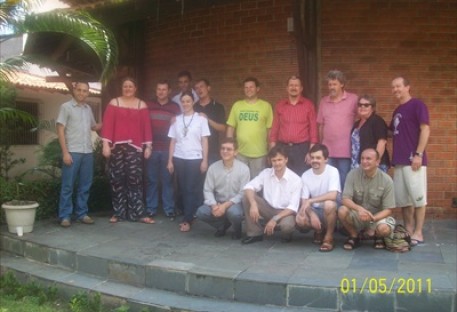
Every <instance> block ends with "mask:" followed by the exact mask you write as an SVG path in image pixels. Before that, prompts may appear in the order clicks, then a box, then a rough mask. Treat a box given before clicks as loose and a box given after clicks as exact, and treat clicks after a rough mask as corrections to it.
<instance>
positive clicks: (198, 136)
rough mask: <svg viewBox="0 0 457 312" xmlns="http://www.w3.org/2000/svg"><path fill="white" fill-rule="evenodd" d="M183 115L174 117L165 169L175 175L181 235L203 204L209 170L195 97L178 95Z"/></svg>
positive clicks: (204, 133) (205, 135) (204, 122)
mask: <svg viewBox="0 0 457 312" xmlns="http://www.w3.org/2000/svg"><path fill="white" fill-rule="evenodd" d="M181 104H182V114H180V115H178V116H177V117H176V120H175V122H174V123H173V124H172V125H171V127H170V130H169V132H168V136H169V137H170V138H171V141H170V152H169V158H168V165H167V168H168V170H169V171H170V173H173V172H175V173H176V178H177V181H178V189H179V194H180V195H179V196H180V197H181V200H179V201H178V203H180V204H181V205H182V207H177V208H178V210H182V211H183V221H182V222H181V223H180V224H179V229H180V231H181V232H188V231H190V227H191V224H192V221H193V219H194V215H195V211H196V210H197V208H198V207H199V206H200V205H201V204H202V202H203V189H202V180H203V174H204V173H205V172H206V170H207V169H208V136H209V135H210V132H209V127H208V121H207V120H206V118H204V117H202V116H200V115H199V114H198V113H196V112H195V111H194V96H193V95H192V92H190V91H185V92H183V94H182V95H181Z"/></svg>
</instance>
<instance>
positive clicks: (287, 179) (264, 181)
mask: <svg viewBox="0 0 457 312" xmlns="http://www.w3.org/2000/svg"><path fill="white" fill-rule="evenodd" d="M243 189H244V190H253V191H255V192H258V191H260V190H262V189H263V198H264V199H265V200H266V201H267V202H268V203H269V204H270V206H271V207H273V208H275V209H286V208H287V209H290V210H293V211H295V212H297V211H298V208H299V206H300V193H301V189H302V182H301V179H300V177H299V176H298V175H296V174H295V173H294V172H293V171H292V170H290V169H289V168H286V172H285V173H284V175H283V177H282V178H281V179H278V177H277V176H276V175H275V171H274V169H273V168H266V169H264V170H262V172H260V173H259V175H258V176H256V177H255V178H254V179H252V180H251V181H250V182H249V183H248V184H246V185H245V186H244V188H243Z"/></svg>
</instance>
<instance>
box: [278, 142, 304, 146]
mask: <svg viewBox="0 0 457 312" xmlns="http://www.w3.org/2000/svg"><path fill="white" fill-rule="evenodd" d="M279 143H280V144H284V145H287V146H296V145H302V144H306V143H308V142H300V143H292V142H289V143H285V142H279Z"/></svg>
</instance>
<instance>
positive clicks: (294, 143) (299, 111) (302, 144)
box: [270, 76, 319, 176]
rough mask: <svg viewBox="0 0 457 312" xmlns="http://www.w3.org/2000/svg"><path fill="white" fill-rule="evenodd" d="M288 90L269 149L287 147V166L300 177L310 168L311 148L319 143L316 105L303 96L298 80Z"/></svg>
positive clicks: (276, 111)
mask: <svg viewBox="0 0 457 312" xmlns="http://www.w3.org/2000/svg"><path fill="white" fill-rule="evenodd" d="M286 90H287V94H288V97H287V99H283V100H281V101H279V102H278V103H277V104H276V105H275V108H274V114H273V125H272V127H271V132H270V148H272V147H273V146H275V145H276V144H280V145H284V146H287V149H288V154H289V162H288V163H287V166H288V167H289V168H290V169H291V170H293V171H294V172H295V173H296V174H298V175H299V176H301V175H302V174H303V172H305V170H306V169H308V168H309V166H308V165H307V162H309V159H307V158H309V155H308V151H309V148H310V147H312V146H313V145H314V144H316V143H317V142H318V141H319V139H318V132H317V123H316V111H315V109H314V104H313V103H312V102H311V101H310V100H308V99H306V98H304V97H303V96H302V92H303V86H302V83H301V80H300V78H299V77H297V76H292V77H290V78H289V79H288V81H287V88H286Z"/></svg>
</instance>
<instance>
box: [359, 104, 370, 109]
mask: <svg viewBox="0 0 457 312" xmlns="http://www.w3.org/2000/svg"><path fill="white" fill-rule="evenodd" d="M357 106H358V107H365V108H367V107H370V106H371V104H369V103H357Z"/></svg>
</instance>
